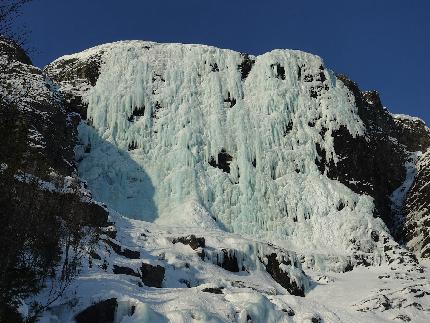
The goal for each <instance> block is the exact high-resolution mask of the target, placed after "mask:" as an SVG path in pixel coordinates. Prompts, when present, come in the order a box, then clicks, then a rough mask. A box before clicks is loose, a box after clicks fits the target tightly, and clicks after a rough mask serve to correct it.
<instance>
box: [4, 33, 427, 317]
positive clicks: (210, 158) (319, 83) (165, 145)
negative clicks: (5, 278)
mask: <svg viewBox="0 0 430 323" xmlns="http://www.w3.org/2000/svg"><path fill="white" fill-rule="evenodd" d="M0 47H1V48H2V49H0V50H1V53H2V59H3V61H2V62H3V63H4V72H2V73H0V81H1V84H2V88H1V90H0V91H2V92H1V93H0V94H1V95H0V96H1V99H2V101H1V104H2V113H3V114H4V115H5V116H7V118H3V120H4V121H3V122H2V124H1V125H2V128H1V129H2V131H3V132H4V133H5V136H6V138H10V136H12V134H14V136H15V137H13V139H8V140H7V141H5V144H4V145H3V147H2V148H0V149H2V150H1V151H2V154H1V157H2V160H1V163H2V164H1V165H2V166H1V167H2V168H1V171H2V172H3V173H4V171H6V170H7V169H9V170H11V169H12V168H11V165H17V166H16V167H14V168H13V170H14V171H13V175H14V174H18V175H19V176H18V177H16V179H17V180H18V181H20V180H21V179H22V178H24V179H25V178H26V177H25V176H27V178H28V175H26V174H30V176H31V178H32V179H33V178H35V181H33V182H35V183H36V184H37V185H39V186H40V188H37V191H38V192H39V191H40V192H45V191H46V192H48V191H49V192H50V193H49V194H52V195H49V196H50V198H49V199H48V198H42V199H41V200H42V201H44V199H45V200H49V201H50V203H48V201H47V202H46V203H47V204H46V205H48V209H49V208H50V207H51V206H50V205H58V199H59V198H60V197H63V196H72V195H73V196H77V197H78V199H77V200H78V201H79V203H78V204H72V206H69V208H68V209H72V210H74V211H76V210H77V209H79V210H80V211H79V212H80V214H81V215H83V217H84V218H85V219H93V220H94V219H98V220H97V221H96V222H97V225H98V226H100V225H104V226H105V227H104V228H103V230H102V231H103V232H102V235H101V236H100V239H99V240H97V241H96V242H95V244H94V245H92V247H91V248H87V250H85V251H84V255H85V256H84V257H83V258H82V262H81V266H82V267H81V274H80V275H78V277H77V279H76V280H74V281H73V282H72V283H71V286H70V288H69V289H67V290H66V291H65V292H64V293H63V294H62V295H61V297H59V298H58V300H56V301H54V302H53V303H52V304H51V305H50V306H49V308H48V309H47V311H45V314H44V315H45V317H50V319H54V316H55V319H57V320H60V321H62V322H69V321H72V320H75V321H78V322H89V321H94V319H100V318H101V317H103V318H104V320H106V321H112V322H120V321H122V320H125V321H127V322H128V321H136V322H137V321H139V320H140V321H142V320H145V319H146V320H152V321H169V320H170V321H172V322H178V321H184V322H185V321H191V320H201V321H211V320H212V321H213V320H215V321H217V320H218V321H233V322H234V321H239V322H242V321H250V320H252V321H256V322H258V321H259V320H262V321H270V322H279V321H288V322H289V321H297V322H303V321H307V320H308V321H311V322H317V321H320V322H321V321H322V320H326V321H333V322H340V321H345V320H347V321H372V320H380V319H386V320H390V319H403V320H407V319H408V318H409V319H411V318H414V319H416V320H418V321H420V320H422V321H423V322H425V321H426V312H425V308H427V307H428V306H429V305H430V301H429V300H428V299H427V297H428V296H424V297H423V298H421V296H419V295H421V294H420V292H421V291H422V292H423V295H430V286H428V284H426V283H425V281H426V277H427V276H426V275H427V271H426V268H425V267H424V268H423V267H422V266H421V265H420V264H419V262H418V260H417V258H416V256H415V255H417V256H419V257H427V256H428V244H429V243H430V237H429V231H428V223H427V222H426V219H427V217H428V216H429V213H428V212H429V205H428V201H429V200H430V195H429V194H430V192H429V191H428V189H427V186H428V185H427V184H428V183H429V181H430V178H429V174H428V160H429V158H428V153H425V151H426V150H427V149H428V148H429V146H430V131H429V129H428V128H427V127H426V126H425V124H424V123H423V122H422V121H420V120H419V119H417V118H412V117H408V116H403V115H392V114H391V113H389V112H388V110H387V109H386V108H384V107H383V105H382V103H381V101H380V98H379V95H378V93H377V92H375V91H367V92H362V91H361V90H360V89H359V88H358V86H357V84H355V83H354V82H353V81H351V80H349V79H348V78H347V77H346V76H343V75H337V76H336V75H335V74H334V73H333V72H332V71H330V70H329V69H328V68H327V67H326V66H325V65H324V63H323V61H322V60H321V59H320V58H319V57H317V56H314V55H311V54H307V53H303V52H299V51H289V50H275V51H272V52H270V53H266V54H264V55H261V56H252V55H247V54H243V53H237V52H234V51H230V50H222V49H217V48H213V47H209V46H203V45H182V44H157V43H152V42H141V41H130V42H118V43H113V44H106V45H102V46H98V47H95V48H92V49H89V50H87V51H84V52H82V53H77V54H73V55H68V56H64V57H61V58H59V59H57V60H56V61H54V62H53V63H51V64H49V65H48V66H47V67H45V69H44V70H43V71H40V70H39V69H37V68H34V67H32V66H31V62H30V60H29V59H28V57H27V56H26V55H25V54H24V53H23V52H22V51H20V49H19V48H18V47H16V46H14V45H13V44H11V43H10V42H8V41H6V40H3V41H2V43H1V44H0ZM12 106H13V107H14V109H11V108H10V107H12ZM17 120H19V122H18V123H17ZM18 124H19V125H20V127H16V125H18ZM15 128H16V129H18V130H17V131H14V132H11V134H9V133H8V129H15ZM3 132H2V133H3ZM7 136H9V137H7ZM2 142H3V141H2ZM6 142H7V143H9V142H17V143H18V142H21V143H22V144H20V145H9V144H6ZM18 147H19V149H18ZM3 152H4V153H3ZM421 152H422V153H421ZM29 161H32V162H33V164H32V163H29ZM21 164H22V165H21ZM34 165H36V166H34ZM20 174H24V175H20ZM23 176H24V177H23ZM82 180H84V181H85V182H83V181H82ZM21 182H22V180H21ZM24 182H25V181H24ZM3 189H5V190H6V191H7V188H6V187H3ZM46 194H48V193H46ZM42 196H45V193H42ZM51 196H54V198H51ZM93 199H94V200H96V201H98V202H101V203H104V204H106V206H107V210H108V211H106V210H105V209H104V208H102V207H101V206H99V205H98V204H95V203H94V202H93ZM63 200H66V201H67V200H68V198H67V197H66V198H62V201H63ZM74 201H75V200H74ZM62 203H63V202H62ZM66 204H67V203H66ZM59 212H61V210H60V211H59ZM63 212H64V210H63ZM106 212H109V221H110V222H109V225H110V226H106V225H107V224H108V223H107V222H106V216H107V215H106ZM123 216H125V217H123ZM101 219H104V220H101ZM90 222H91V221H90ZM91 225H93V224H91ZM399 243H400V244H399ZM403 244H405V245H407V246H408V247H409V248H410V249H411V250H412V251H413V252H414V253H415V255H414V254H413V253H411V252H410V251H408V250H407V249H405V248H404V247H403V246H402V245H403ZM364 268H365V269H364ZM360 280H366V281H367V282H368V283H369V286H370V285H371V286H373V287H372V288H371V290H372V291H371V290H370V289H369V287H368V286H367V285H363V284H358V285H357V284H354V281H360ZM414 284H415V285H414ZM416 284H418V285H419V286H418V285H416ZM347 290H354V291H355V294H354V295H350V294H348V293H346V294H345V292H346V291H347ZM373 290H378V292H374V291H373ZM324 293H329V294H330V295H337V294H339V295H343V296H340V298H339V299H335V297H333V299H331V298H327V297H325V296H324V295H325V294H324ZM396 295H400V296H401V299H402V300H401V301H400V298H399V297H400V296H396ZM293 296H295V297H296V298H294V302H292V301H291V300H292V298H291V297H293ZM49 297H50V296H49V290H42V291H41V292H40V293H39V294H38V295H37V296H35V297H33V300H37V301H38V302H40V303H43V302H44V301H46V299H49ZM177 300H180V301H177ZM291 304H294V306H291ZM352 304H354V305H353V306H351V305H352ZM411 304H412V305H411ZM414 304H415V305H414ZM293 307H294V308H293ZM175 309H176V310H175ZM382 312H384V313H383V314H381V313H382ZM101 313H103V314H101Z"/></svg>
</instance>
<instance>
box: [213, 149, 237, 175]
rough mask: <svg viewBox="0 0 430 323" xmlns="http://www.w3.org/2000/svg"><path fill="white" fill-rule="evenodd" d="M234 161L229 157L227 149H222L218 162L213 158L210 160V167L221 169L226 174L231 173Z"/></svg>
mask: <svg viewBox="0 0 430 323" xmlns="http://www.w3.org/2000/svg"><path fill="white" fill-rule="evenodd" d="M232 160H233V157H232V156H231V155H229V154H228V153H227V152H226V151H225V149H221V151H220V152H219V153H218V162H217V161H216V160H215V158H214V157H211V159H210V160H209V165H211V166H212V167H216V168H219V169H221V170H222V171H223V172H224V173H230V163H231V161H232Z"/></svg>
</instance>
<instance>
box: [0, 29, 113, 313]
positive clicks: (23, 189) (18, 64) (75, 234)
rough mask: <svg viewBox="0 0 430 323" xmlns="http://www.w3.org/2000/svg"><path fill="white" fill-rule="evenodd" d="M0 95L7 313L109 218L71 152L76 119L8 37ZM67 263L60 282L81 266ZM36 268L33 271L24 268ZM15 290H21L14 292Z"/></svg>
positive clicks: (0, 51)
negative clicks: (66, 243) (10, 305)
mask: <svg viewBox="0 0 430 323" xmlns="http://www.w3.org/2000/svg"><path fill="white" fill-rule="evenodd" d="M0 89H1V90H0V165H1V170H0V209H1V210H2V211H1V212H0V220H1V223H2V228H1V230H0V246H1V247H0V249H1V250H0V254H2V255H8V257H4V258H3V257H2V259H0V277H1V278H0V295H1V296H0V304H1V306H3V304H5V303H6V302H9V301H16V300H15V298H16V297H21V296H20V295H21V293H23V294H24V295H28V294H32V293H34V292H37V291H38V289H39V288H41V285H40V282H42V281H43V280H44V279H48V277H55V274H56V272H55V271H54V269H53V268H54V266H61V265H62V264H61V263H60V261H61V257H60V255H61V252H62V248H63V245H62V243H63V242H64V241H66V237H67V239H69V240H72V241H73V245H71V246H70V245H69V246H68V247H67V248H76V250H80V249H79V248H80V246H79V244H80V243H81V241H82V239H83V238H84V237H85V238H89V239H91V238H92V236H91V237H90V235H93V234H95V233H96V232H97V231H98V230H99V229H100V227H102V226H105V225H106V224H107V212H106V210H105V209H104V208H103V207H102V206H100V205H98V204H96V203H94V202H93V201H92V199H91V194H90V193H89V192H88V191H87V190H86V189H85V185H84V183H82V182H81V181H80V180H79V178H77V176H76V167H75V163H74V151H73V149H74V147H75V143H76V139H75V138H76V133H77V132H76V125H77V123H78V121H79V118H77V117H76V116H75V115H71V114H67V111H66V110H65V108H64V107H65V104H64V100H63V98H62V96H61V95H60V94H59V93H58V92H57V91H56V87H55V86H54V85H53V84H52V82H51V81H50V80H49V79H48V78H47V77H46V75H44V74H43V72H42V71H41V70H40V69H38V68H36V67H34V66H32V65H31V61H30V60H29V58H28V56H27V55H26V54H25V53H24V51H23V50H22V49H21V48H19V46H18V45H16V44H15V43H14V42H12V41H10V40H8V39H5V38H3V37H0ZM84 228H87V229H90V230H87V229H84ZM85 235H87V236H85ZM94 238H95V239H97V237H96V235H95V236H94ZM67 250H69V249H67ZM66 253H67V252H66ZM65 259H66V262H67V264H66V263H64V266H67V267H68V268H69V269H68V271H67V272H66V271H63V273H62V274H61V275H62V279H65V280H67V279H71V277H72V276H73V270H75V269H76V267H77V265H78V261H77V260H76V259H69V258H68V257H67V256H66V257H65ZM2 261H4V263H3V262H2ZM32 261H33V262H34V264H35V266H34V268H33V269H30V268H29V267H28V266H27V263H31V262H32ZM36 264H37V265H36ZM22 277H28V279H27V278H26V279H27V281H25V282H24V281H23V280H22ZM15 280H18V281H19V283H16V281H15ZM14 284H18V286H19V288H18V289H16V288H15V287H13V288H12V286H13V285H14ZM15 286H16V285H15ZM3 297H5V299H7V301H6V300H5V299H3ZM0 310H1V309H0Z"/></svg>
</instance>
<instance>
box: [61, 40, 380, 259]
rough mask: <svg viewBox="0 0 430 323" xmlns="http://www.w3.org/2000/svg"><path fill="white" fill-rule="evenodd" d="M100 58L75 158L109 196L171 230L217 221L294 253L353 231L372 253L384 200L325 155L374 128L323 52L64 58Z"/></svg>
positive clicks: (182, 51)
mask: <svg viewBox="0 0 430 323" xmlns="http://www.w3.org/2000/svg"><path fill="white" fill-rule="evenodd" d="M95 54H99V55H101V57H102V62H103V63H102V65H101V70H100V76H99V78H98V80H97V83H96V85H95V86H94V87H92V88H91V89H90V90H88V92H86V94H85V99H86V101H87V102H88V122H82V123H81V125H80V127H79V132H80V139H81V143H82V145H81V146H79V147H78V148H77V149H76V153H77V158H78V160H80V164H79V172H80V176H81V177H82V178H84V179H85V180H87V182H88V185H89V188H90V190H91V191H92V192H93V194H94V197H95V198H96V199H97V200H99V201H102V202H104V203H106V204H107V205H108V206H109V207H110V208H112V209H114V210H116V211H118V212H120V213H121V214H124V215H126V216H128V217H131V218H135V219H142V220H145V221H149V222H156V223H159V224H174V225H177V224H182V225H195V223H193V222H196V221H197V222H201V221H206V220H202V219H203V218H208V217H212V218H213V219H215V221H216V223H217V225H218V226H219V227H221V228H223V229H226V230H229V231H233V232H237V233H243V234H252V235H255V236H259V237H261V238H264V237H265V238H270V239H271V240H278V243H280V244H282V245H284V246H285V247H288V248H292V249H294V250H297V249H299V250H302V251H303V250H313V251H320V252H324V253H326V252H327V250H330V252H331V253H333V254H347V253H348V252H349V251H350V248H351V243H350V241H352V240H354V239H355V241H361V242H362V243H361V245H360V247H361V248H362V250H363V251H366V252H370V253H372V252H373V251H372V250H373V248H374V243H373V242H372V240H371V239H370V233H371V231H372V230H377V231H384V230H385V226H384V224H383V223H382V221H380V220H379V219H375V218H374V217H373V216H372V212H373V208H374V205H373V201H372V199H371V198H370V197H368V196H365V195H358V194H355V193H353V192H352V191H351V190H350V189H348V188H347V187H346V186H344V185H342V184H340V183H339V182H337V181H333V180H330V179H329V178H328V177H327V176H325V175H324V174H321V173H320V171H319V169H318V167H317V165H316V163H315V161H317V160H320V159H321V158H326V159H327V160H333V161H334V162H336V161H337V158H338V157H337V156H336V152H335V151H334V147H333V137H332V132H333V131H334V130H336V129H339V128H340V127H341V126H344V127H346V128H347V129H348V131H349V132H350V133H351V134H352V135H353V136H357V135H364V127H363V124H362V122H361V120H360V119H359V117H358V115H357V108H356V107H355V105H354V98H353V96H352V95H351V94H350V92H349V91H348V90H347V88H346V87H345V86H344V85H343V83H342V82H340V81H338V80H337V79H336V77H335V75H334V74H333V73H332V72H331V71H330V70H328V69H326V68H325V67H324V64H323V62H322V60H321V59H320V58H319V57H317V56H314V55H311V54H307V53H303V52H300V51H292V50H274V51H271V52H269V53H266V54H264V55H261V56H256V57H253V56H248V55H244V54H241V53H238V52H234V51H231V50H223V49H217V48H213V47H208V46H202V45H182V44H156V43H150V42H138V41H133V42H119V43H114V44H108V45H102V46H99V47H96V48H93V49H90V50H88V51H86V52H83V53H79V54H74V55H69V56H67V57H63V58H60V59H63V60H64V59H72V58H78V59H85V57H89V56H91V55H95ZM54 63H55V62H54ZM321 151H323V152H325V156H319V154H318V152H320V153H321ZM190 203H191V205H198V207H197V209H199V210H201V214H200V215H198V212H197V213H196V212H193V213H192V214H195V215H194V217H193V219H190V218H189V214H190V213H188V212H187V214H184V209H185V208H187V205H190ZM196 214H197V215H196ZM207 222H210V221H207Z"/></svg>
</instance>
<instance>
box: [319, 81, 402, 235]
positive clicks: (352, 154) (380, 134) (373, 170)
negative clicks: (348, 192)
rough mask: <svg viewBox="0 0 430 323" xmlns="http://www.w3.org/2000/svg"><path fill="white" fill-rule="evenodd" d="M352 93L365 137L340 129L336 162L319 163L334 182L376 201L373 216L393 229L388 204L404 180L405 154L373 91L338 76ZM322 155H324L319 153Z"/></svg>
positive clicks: (335, 145) (396, 133) (337, 132)
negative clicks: (364, 130) (364, 129)
mask: <svg viewBox="0 0 430 323" xmlns="http://www.w3.org/2000/svg"><path fill="white" fill-rule="evenodd" d="M338 79H339V80H341V81H342V82H343V83H344V84H345V85H346V86H347V87H348V88H349V90H350V91H351V93H352V95H353V97H354V100H355V104H356V106H357V107H358V114H359V116H360V118H361V120H362V121H363V123H364V126H365V128H366V134H365V136H364V137H356V138H354V137H352V136H351V135H350V134H349V133H348V130H347V129H345V128H340V129H339V130H338V131H336V132H335V133H334V135H333V136H334V148H335V151H336V153H337V154H338V156H339V159H340V160H339V162H338V163H337V164H336V165H335V164H334V163H332V162H331V163H327V161H325V160H322V161H321V162H320V163H321V166H320V167H321V168H320V170H327V175H328V176H329V177H330V178H332V179H337V180H339V181H340V182H341V183H343V184H344V185H346V186H348V187H349V188H350V189H352V190H353V191H354V192H357V193H359V194H363V193H365V194H368V195H370V196H372V197H373V198H374V199H375V206H376V209H375V211H376V214H375V215H377V216H380V217H381V218H382V219H383V220H384V222H385V223H386V224H387V225H388V227H389V228H392V226H393V221H392V217H391V201H390V199H389V196H390V195H391V193H392V192H393V191H394V190H395V189H396V188H397V187H399V186H400V184H401V183H402V182H403V180H404V178H405V173H406V171H405V167H404V164H405V161H406V152H405V150H404V148H403V147H402V146H400V145H399V144H398V143H397V142H395V141H393V140H392V138H396V137H397V135H398V132H397V126H396V122H395V121H394V119H393V117H392V116H391V114H390V113H389V112H388V111H387V110H386V109H385V108H383V106H382V103H381V100H380V98H379V95H378V93H377V92H375V91H370V92H361V91H360V90H359V88H358V86H357V84H355V83H354V82H352V81H351V80H349V79H348V78H347V77H346V76H343V75H340V76H338ZM321 153H322V154H321V156H324V152H321Z"/></svg>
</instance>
